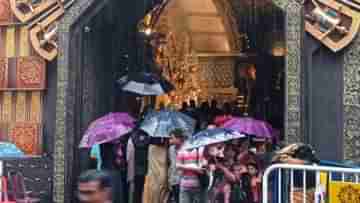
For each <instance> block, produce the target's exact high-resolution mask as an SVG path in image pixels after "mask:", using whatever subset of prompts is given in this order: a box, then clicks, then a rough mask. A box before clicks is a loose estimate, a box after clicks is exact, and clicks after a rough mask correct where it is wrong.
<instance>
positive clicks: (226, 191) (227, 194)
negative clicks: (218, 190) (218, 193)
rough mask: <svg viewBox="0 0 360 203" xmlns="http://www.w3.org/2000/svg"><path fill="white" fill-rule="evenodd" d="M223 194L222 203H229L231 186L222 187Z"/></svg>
mask: <svg viewBox="0 0 360 203" xmlns="http://www.w3.org/2000/svg"><path fill="white" fill-rule="evenodd" d="M223 194H224V203H230V195H231V185H230V184H226V185H224V188H223Z"/></svg>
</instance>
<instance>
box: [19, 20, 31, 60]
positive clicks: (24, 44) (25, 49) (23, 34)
mask: <svg viewBox="0 0 360 203" xmlns="http://www.w3.org/2000/svg"><path fill="white" fill-rule="evenodd" d="M19 48H20V50H19V53H20V56H30V43H29V31H28V29H27V28H26V27H21V28H20V46H19Z"/></svg>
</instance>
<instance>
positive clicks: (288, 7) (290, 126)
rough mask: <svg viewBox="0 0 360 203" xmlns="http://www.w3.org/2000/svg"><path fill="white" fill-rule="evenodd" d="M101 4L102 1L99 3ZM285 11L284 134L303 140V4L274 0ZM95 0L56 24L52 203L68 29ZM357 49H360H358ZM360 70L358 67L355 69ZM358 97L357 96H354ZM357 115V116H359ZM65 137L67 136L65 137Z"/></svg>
mask: <svg viewBox="0 0 360 203" xmlns="http://www.w3.org/2000/svg"><path fill="white" fill-rule="evenodd" d="M98 2H102V1H98ZM274 3H275V4H276V5H277V6H278V7H280V8H282V9H283V10H284V11H286V19H287V20H286V27H287V29H286V32H287V38H286V39H287V56H286V95H287V96H286V104H287V111H286V115H285V126H286V129H285V133H286V141H287V142H289V143H290V142H295V141H302V140H303V137H301V135H302V133H301V131H302V130H301V102H300V101H301V52H300V51H301V35H302V33H303V31H302V21H301V19H302V5H301V4H300V3H298V2H296V1H295V0H290V1H286V0H274ZM91 5H95V0H77V1H75V3H74V5H73V6H72V7H71V8H70V9H69V10H68V11H67V12H66V14H65V16H64V18H63V19H62V20H61V22H60V25H59V53H60V54H59V56H58V76H57V105H56V131H55V149H54V162H55V163H54V185H53V190H54V196H53V197H54V202H56V203H64V202H65V198H64V197H65V195H66V193H65V177H66V175H67V174H66V170H65V168H66V167H68V166H66V160H65V159H66V153H65V152H66V151H67V150H66V149H67V147H73V145H71V141H70V140H67V139H66V137H70V136H69V135H71V134H72V133H73V126H72V124H71V119H72V118H74V116H75V115H73V110H74V109H73V108H74V103H73V102H74V97H75V95H74V91H73V87H72V86H71V78H70V76H71V71H72V69H71V68H70V67H69V58H70V57H69V39H70V29H71V26H72V25H73V24H74V23H75V22H77V21H78V20H79V18H80V17H81V16H83V14H84V12H86V10H88V9H89V7H90V6H91ZM359 47H360V46H359ZM357 53H360V52H359V51H358V52H357ZM358 67H360V66H358ZM358 67H357V68H358ZM357 95H359V94H357ZM358 115H360V114H358ZM358 126H360V125H358ZM66 135H67V136H66Z"/></svg>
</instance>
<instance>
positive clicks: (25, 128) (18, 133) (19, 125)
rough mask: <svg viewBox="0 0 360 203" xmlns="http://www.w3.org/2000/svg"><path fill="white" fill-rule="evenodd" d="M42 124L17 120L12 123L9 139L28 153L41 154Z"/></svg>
mask: <svg viewBox="0 0 360 203" xmlns="http://www.w3.org/2000/svg"><path fill="white" fill-rule="evenodd" d="M40 138H41V125H40V123H32V122H15V123H11V124H10V131H9V140H10V141H11V142H12V143H14V144H15V145H16V146H17V147H19V148H20V149H21V150H22V151H23V152H24V153H25V154H26V155H40V154H41V151H42V150H41V147H40V146H41V142H40V140H41V139H40Z"/></svg>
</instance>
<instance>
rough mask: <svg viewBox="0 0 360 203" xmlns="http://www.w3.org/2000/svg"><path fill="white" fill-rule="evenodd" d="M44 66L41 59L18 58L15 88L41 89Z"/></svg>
mask: <svg viewBox="0 0 360 203" xmlns="http://www.w3.org/2000/svg"><path fill="white" fill-rule="evenodd" d="M44 67H45V64H44V62H43V60H42V59H39V58H33V57H30V58H29V57H26V58H20V59H19V60H18V65H17V86H18V87H19V88H28V87H41V85H42V84H43V80H44V76H43V71H44Z"/></svg>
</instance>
